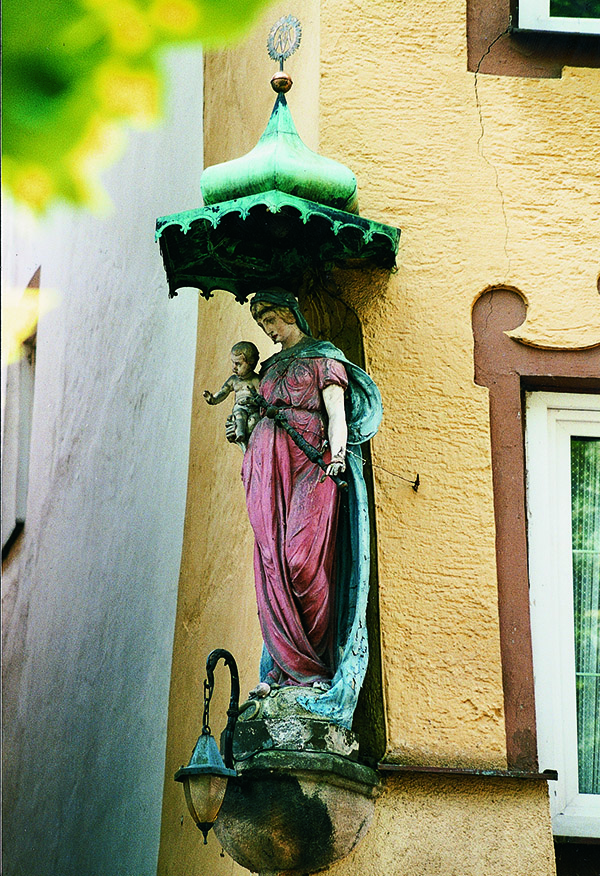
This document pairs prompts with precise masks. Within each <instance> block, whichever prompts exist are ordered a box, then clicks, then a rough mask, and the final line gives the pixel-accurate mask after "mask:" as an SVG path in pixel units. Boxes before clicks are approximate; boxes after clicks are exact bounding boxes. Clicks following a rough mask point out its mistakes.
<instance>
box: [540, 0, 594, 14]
mask: <svg viewBox="0 0 600 876" xmlns="http://www.w3.org/2000/svg"><path fill="white" fill-rule="evenodd" d="M550 15H551V16H552V17H554V16H558V17H559V18H600V0H550Z"/></svg>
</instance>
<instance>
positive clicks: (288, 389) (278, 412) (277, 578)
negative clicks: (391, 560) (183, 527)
mask: <svg viewBox="0 0 600 876" xmlns="http://www.w3.org/2000/svg"><path fill="white" fill-rule="evenodd" d="M250 310H251V313H252V316H253V318H254V320H255V321H256V322H257V324H258V325H259V326H260V328H261V329H262V330H263V331H264V332H265V333H266V334H267V335H268V336H269V338H270V339H271V340H272V341H273V343H274V344H278V345H280V347H281V348H280V349H279V350H278V351H277V352H275V353H274V354H273V355H272V356H270V357H269V358H268V359H266V360H265V361H264V362H262V364H261V366H260V369H259V370H258V371H255V369H256V367H257V359H258V351H257V350H256V347H255V346H254V345H253V344H251V343H249V342H244V341H242V342H239V343H237V344H235V345H234V347H233V349H232V353H231V356H232V366H233V374H232V375H231V377H230V378H229V379H228V381H226V383H225V384H224V386H223V387H222V389H221V390H219V392H217V393H215V395H213V394H212V393H210V392H209V391H208V390H207V391H206V392H205V393H204V397H205V398H206V401H207V402H208V403H209V404H218V403H219V402H221V401H223V400H224V398H225V397H226V396H227V395H228V394H229V393H230V392H232V391H233V392H234V395H235V404H234V411H233V413H232V415H231V416H230V417H229V418H228V420H227V425H226V432H227V438H228V439H229V440H230V441H232V442H237V443H238V444H240V445H241V447H242V449H243V450H244V457H243V463H242V480H243V484H244V489H245V492H246V504H247V508H248V516H249V518H250V523H251V526H252V529H253V532H254V539H255V547H254V577H255V585H256V599H257V605H258V617H259V621H260V628H261V632H262V637H263V643H264V647H263V656H262V659H261V664H260V681H259V683H258V684H257V686H256V687H255V689H254V690H253V691H251V694H250V698H251V699H250V703H252V701H253V700H254V701H256V702H257V703H260V701H261V700H263V699H266V698H269V697H271V698H272V697H274V696H275V695H277V694H283V695H284V697H282V698H281V699H283V698H285V700H286V702H288V703H289V702H293V703H294V709H295V710H296V712H297V711H298V710H301V711H303V712H304V713H305V714H307V716H308V717H312V718H313V719H317V720H319V719H320V720H324V721H327V722H329V723H331V724H334V725H338V726H339V727H341V728H347V729H348V730H349V729H350V728H351V724H352V717H353V714H354V710H355V707H356V703H357V699H358V695H359V692H360V688H361V685H362V683H363V680H364V676H365V672H366V669H367V661H368V642H367V627H366V606H367V596H368V587H369V571H370V558H369V542H370V533H369V516H368V508H367V493H366V489H365V481H364V475H363V460H362V454H361V444H363V443H364V442H366V441H369V439H370V438H372V437H373V435H374V434H375V432H376V431H377V428H378V426H379V424H380V421H381V416H382V406H381V396H380V394H379V390H378V389H377V387H376V385H375V383H374V382H373V380H372V379H371V378H370V377H369V376H368V375H367V374H366V373H365V372H364V371H363V370H362V369H361V368H359V367H358V366H356V365H354V364H353V363H352V362H349V361H348V359H347V358H346V357H345V356H344V354H343V353H342V352H341V350H339V349H338V348H337V347H336V346H334V344H332V343H330V342H328V341H321V340H316V339H315V338H313V337H312V335H311V331H310V328H309V326H308V324H307V322H306V320H305V318H304V316H303V315H302V313H301V311H300V309H299V306H298V302H297V300H296V298H295V296H294V295H293V294H292V293H291V292H288V291H286V290H284V289H282V288H279V287H274V288H268V289H265V290H263V291H260V292H257V293H256V294H255V295H254V296H253V298H252V301H251V304H250ZM257 708H258V706H257ZM242 717H243V716H242Z"/></svg>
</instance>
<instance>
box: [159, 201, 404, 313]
mask: <svg viewBox="0 0 600 876" xmlns="http://www.w3.org/2000/svg"><path fill="white" fill-rule="evenodd" d="M156 240H157V241H158V242H159V244H160V249H161V253H162V257H163V261H164V266H165V271H166V274H167V279H168V282H169V296H170V297H173V296H174V295H176V294H177V290H178V289H180V288H182V287H187V286H191V287H194V288H197V289H199V290H200V292H201V294H202V295H203V296H204V298H207V299H208V298H210V297H212V293H213V292H214V291H215V290H216V289H224V290H227V291H228V292H231V293H232V294H233V295H235V298H236V300H237V301H239V302H240V303H242V304H243V303H244V302H245V301H246V300H247V299H248V296H249V295H251V294H253V293H254V292H256V291H257V290H258V289H260V288H263V287H264V285H265V283H269V284H273V283H276V284H280V285H290V284H291V285H292V286H294V285H295V286H297V285H299V283H300V280H301V278H302V276H303V275H304V273H305V272H306V271H307V270H310V269H313V270H319V269H323V267H325V266H327V265H333V264H340V263H344V262H348V261H350V260H357V259H358V260H364V261H370V262H372V263H373V264H375V265H377V266H379V267H382V268H387V269H388V270H391V269H392V268H394V267H395V264H396V253H397V251H398V244H399V241H400V229H399V228H394V227H392V226H390V225H383V224H381V223H380V222H372V221H371V220H369V219H365V218H364V217H362V216H358V215H355V214H353V213H347V212H345V211H343V210H336V209H334V208H332V207H327V206H324V205H321V204H317V203H315V202H314V201H307V200H305V199H304V198H297V197H295V196H294V195H288V194H286V193H284V192H280V191H274V190H273V191H269V192H262V193H260V194H256V195H248V196H246V197H243V198H235V199H234V200H231V201H222V202H221V203H218V204H211V205H209V206H207V207H202V208H200V209H198V210H188V211H186V212H184V213H175V214H173V215H171V216H164V217H162V218H160V219H157V222H156Z"/></svg>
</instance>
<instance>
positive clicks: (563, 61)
mask: <svg viewBox="0 0 600 876" xmlns="http://www.w3.org/2000/svg"><path fill="white" fill-rule="evenodd" d="M516 13H517V0H467V69H469V70H471V71H472V72H476V73H491V74H493V75H495V76H526V77H535V78H556V79H559V78H560V76H561V72H562V68H563V67H565V66H568V67H599V66H600V37H598V36H592V35H580V34H561V33H552V34H551V33H544V32H539V33H538V32H534V31H519V30H515V29H514V27H513V25H514V24H515V22H516V21H517V15H516Z"/></svg>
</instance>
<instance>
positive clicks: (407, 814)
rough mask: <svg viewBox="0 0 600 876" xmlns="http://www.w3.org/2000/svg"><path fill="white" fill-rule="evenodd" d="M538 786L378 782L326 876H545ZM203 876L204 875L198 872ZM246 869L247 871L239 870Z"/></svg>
mask: <svg viewBox="0 0 600 876" xmlns="http://www.w3.org/2000/svg"><path fill="white" fill-rule="evenodd" d="M546 807H547V801H546V790H545V788H544V786H543V785H536V786H531V785H529V786H527V785H526V784H525V783H523V782H521V781H520V780H517V781H515V780H512V781H507V780H504V779H500V780H498V779H496V780H490V779H474V778H468V779H466V778H462V779H460V778H451V779H450V778H447V777H443V776H427V777H423V776H421V777H419V778H417V777H414V776H413V777H405V778H402V779H391V780H389V781H387V782H386V788H385V791H384V794H383V795H382V797H381V798H380V800H379V801H378V804H377V806H376V809H375V817H374V819H373V823H372V825H371V829H370V831H369V833H368V834H367V835H366V837H365V838H364V840H363V841H362V842H361V843H360V844H359V845H358V846H357V847H356V849H355V850H354V852H351V853H350V855H349V856H348V857H347V858H345V859H344V860H343V861H339V862H338V863H337V864H334V866H333V867H331V868H330V869H329V870H328V871H327V872H328V873H329V874H331V876H356V874H360V876H381V874H384V873H385V874H393V876H425V874H426V876H483V874H485V876H488V874H498V876H550V874H553V873H554V852H553V848H552V842H551V832H550V825H549V823H548V822H547V821H544V820H542V819H540V818H539V817H538V818H537V819H536V813H539V812H542V811H544V809H545V808H546ZM206 872H207V873H208V872H209V871H206ZM243 872H247V871H243Z"/></svg>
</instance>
